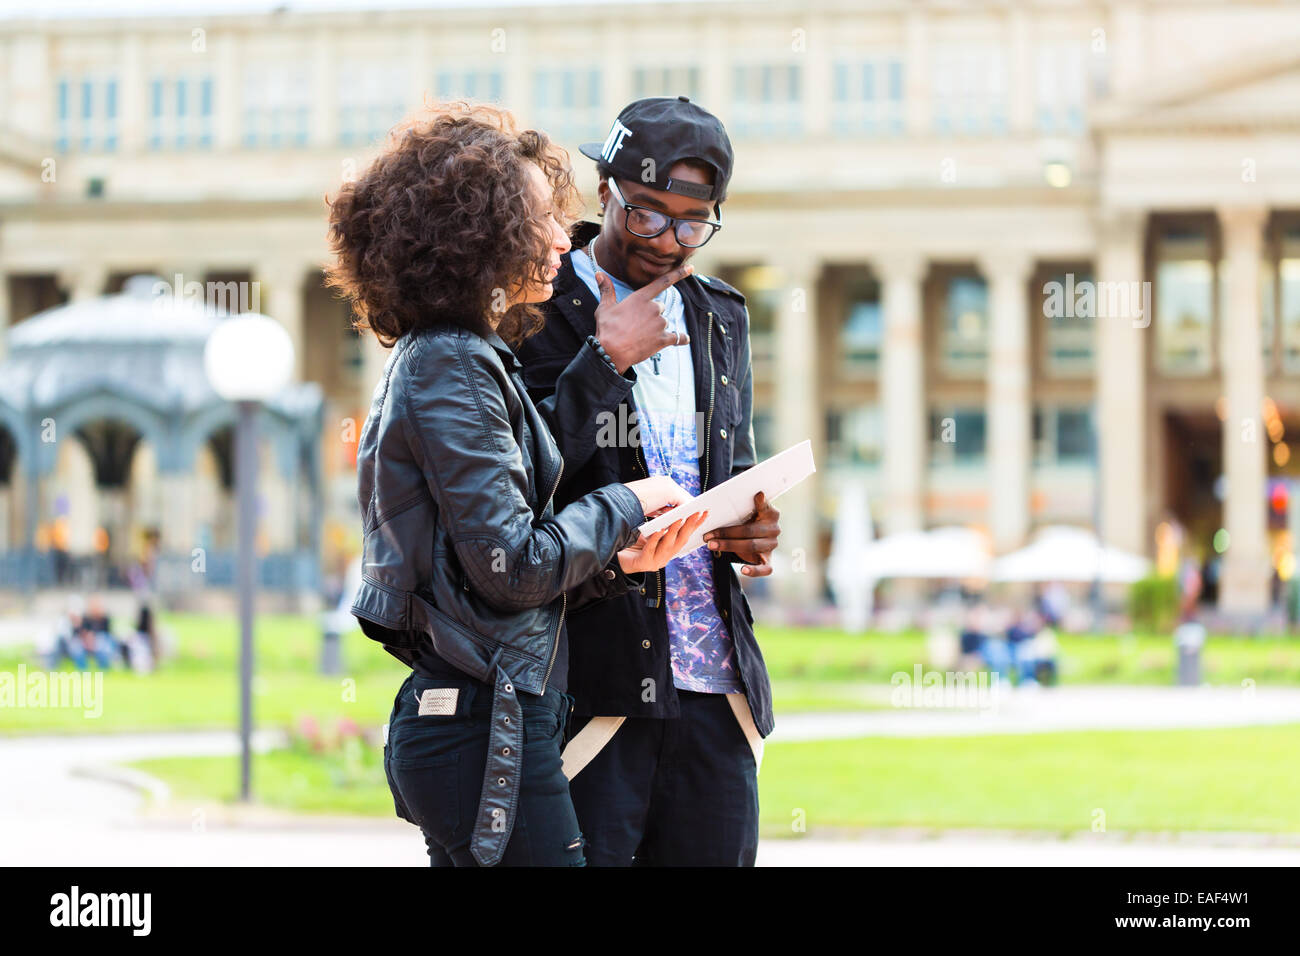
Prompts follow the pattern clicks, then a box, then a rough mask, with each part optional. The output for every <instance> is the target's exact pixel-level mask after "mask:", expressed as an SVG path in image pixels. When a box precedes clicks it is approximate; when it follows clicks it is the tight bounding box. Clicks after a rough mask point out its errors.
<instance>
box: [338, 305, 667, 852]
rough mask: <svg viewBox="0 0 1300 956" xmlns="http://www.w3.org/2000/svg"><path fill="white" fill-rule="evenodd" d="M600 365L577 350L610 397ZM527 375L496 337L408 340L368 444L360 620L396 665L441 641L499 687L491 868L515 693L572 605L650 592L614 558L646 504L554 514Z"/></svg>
mask: <svg viewBox="0 0 1300 956" xmlns="http://www.w3.org/2000/svg"><path fill="white" fill-rule="evenodd" d="M600 364H603V359H601V358H600V357H599V355H598V354H597V353H596V352H595V350H594V349H592V348H591V347H588V348H587V349H586V350H584V351H583V352H582V353H579V354H578V355H577V356H576V357H575V358H574V359H573V363H572V367H571V368H570V369H569V370H568V372H567V374H568V375H569V376H570V377H571V381H572V382H573V383H574V387H575V389H578V390H581V389H582V388H588V389H593V388H594V389H596V390H599V389H600V388H602V387H603V386H601V385H600V384H599V383H600V381H601V379H600V377H599V376H596V375H593V374H592V373H593V369H595V370H599V365H600ZM519 370H520V364H519V361H518V360H517V359H516V358H515V356H514V353H513V352H512V351H511V350H510V348H509V346H507V345H506V344H505V342H504V341H502V340H501V338H500V337H499V336H497V335H495V334H493V335H492V336H490V337H489V338H483V337H482V336H479V335H475V334H474V333H472V332H469V331H467V330H465V329H462V328H459V327H457V326H451V325H443V326H438V327H436V328H433V329H427V330H418V331H413V332H410V333H408V334H407V335H405V336H403V337H402V338H401V339H400V340H399V341H398V342H397V344H396V345H395V346H394V347H393V351H392V354H391V355H390V356H389V358H388V364H387V365H386V367H385V369H384V377H383V380H382V381H381V382H380V383H379V384H378V386H377V387H376V388H375V392H374V396H373V398H372V402H371V407H370V413H369V415H368V416H367V418H366V422H365V425H364V426H363V428H362V430H361V439H360V443H359V445H358V448H357V478H358V498H359V502H360V506H361V514H362V521H363V528H364V533H365V540H364V545H363V554H362V574H361V586H360V587H359V588H358V590H357V593H356V596H355V600H354V602H353V604H352V613H353V614H354V615H356V617H357V618H358V620H359V621H360V624H361V628H362V630H363V631H364V632H365V633H366V635H367V636H369V637H371V638H373V639H374V640H376V641H379V642H380V643H382V644H383V645H384V647H385V649H386V650H388V651H389V652H390V653H391V654H393V655H394V656H395V657H397V658H398V659H399V660H402V661H404V662H405V663H407V664H410V663H411V662H412V650H413V649H414V648H415V647H417V646H418V645H419V643H420V642H422V641H432V644H433V648H434V650H435V651H436V652H437V653H438V655H439V656H441V657H442V658H443V659H444V660H446V661H448V662H449V663H451V664H453V665H454V666H456V667H457V668H459V669H461V670H463V671H464V672H465V673H467V674H469V675H470V676H472V677H475V678H477V679H478V680H481V681H485V682H486V683H489V684H492V685H494V694H493V701H492V725H491V726H492V729H491V733H490V736H489V748H490V749H489V753H488V763H487V772H486V775H485V783H484V787H483V790H482V795H481V797H480V805H479V809H478V816H477V817H476V818H475V823H474V836H473V838H472V842H471V844H470V848H471V851H472V852H473V854H474V856H475V858H476V859H477V860H478V861H479V862H480V863H481V864H483V865H492V864H494V863H496V862H498V861H499V860H500V858H501V854H502V853H503V852H504V850H505V845H506V842H507V841H508V840H509V837H510V832H511V829H512V827H513V824H514V816H515V812H516V810H517V808H518V801H519V776H520V766H521V765H520V759H521V756H522V753H523V744H524V741H523V714H522V710H521V708H520V705H519V701H518V698H517V697H516V691H524V692H527V693H530V694H541V693H544V692H545V690H546V684H547V682H548V680H549V679H550V676H551V666H552V665H553V663H554V661H555V653H556V647H557V640H558V637H559V631H560V628H561V627H563V626H564V615H565V612H566V610H568V608H569V607H570V606H577V605H582V604H587V603H590V602H592V601H598V600H603V599H605V598H608V597H610V596H612V595H616V594H619V593H625V592H626V591H627V589H628V587H629V586H631V585H636V586H638V587H639V586H640V584H641V576H639V575H638V576H637V579H635V580H634V579H631V578H629V577H628V576H627V575H624V574H623V573H622V572H621V570H619V568H618V562H617V557H616V553H617V551H618V550H619V549H621V548H624V547H626V546H627V545H629V544H631V543H632V542H633V541H635V540H636V538H637V534H638V532H637V527H638V525H640V524H641V523H642V522H644V520H645V516H644V514H643V513H642V509H641V504H640V501H639V500H638V498H637V496H636V494H635V493H634V492H633V491H632V490H631V489H630V488H628V487H627V486H626V485H624V484H618V483H611V484H609V485H608V486H607V487H604V488H600V489H598V490H595V491H593V492H592V493H591V494H589V495H584V496H583V497H582V498H580V499H578V500H575V501H573V502H572V503H571V504H569V505H568V506H567V507H565V508H563V510H561V511H560V512H558V513H557V512H556V511H555V509H554V505H553V501H552V499H553V496H554V494H555V489H556V487H557V486H558V485H559V482H560V477H561V474H562V472H563V469H564V460H563V459H562V457H561V456H560V452H559V449H558V448H557V446H556V443H555V440H554V439H553V437H552V436H551V433H550V430H549V428H548V426H547V424H546V421H545V419H544V418H543V417H542V413H541V412H540V411H539V409H538V408H537V407H536V406H535V405H534V404H533V401H532V400H531V399H530V398H529V395H528V392H527V390H526V388H525V386H524V383H523V381H522V380H521V379H520V377H519ZM584 383H585V384H584ZM566 592H568V593H566Z"/></svg>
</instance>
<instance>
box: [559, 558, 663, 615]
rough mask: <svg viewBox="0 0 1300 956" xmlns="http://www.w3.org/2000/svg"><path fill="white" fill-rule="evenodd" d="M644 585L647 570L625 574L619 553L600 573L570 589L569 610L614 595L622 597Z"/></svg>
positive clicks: (596, 602) (598, 601)
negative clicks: (620, 565)
mask: <svg viewBox="0 0 1300 956" xmlns="http://www.w3.org/2000/svg"><path fill="white" fill-rule="evenodd" d="M644 586H645V572H644V571H639V572H637V573H636V574H625V573H624V572H623V569H622V568H621V567H619V563H618V555H617V554H615V555H614V557H613V558H611V559H610V562H609V564H607V565H605V569H604V570H603V571H601V572H600V574H597V575H596V576H595V577H592V578H588V579H587V580H586V581H583V582H582V583H581V584H579V585H578V586H577V587H576V588H573V589H572V590H570V591H569V610H571V611H576V610H577V609H578V608H581V607H586V606H587V605H589V604H598V603H600V602H601V601H604V600H607V599H609V598H612V597H620V596H621V595H624V594H626V593H627V592H628V591H630V590H631V589H633V588H641V587H644Z"/></svg>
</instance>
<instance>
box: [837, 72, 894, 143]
mask: <svg viewBox="0 0 1300 956" xmlns="http://www.w3.org/2000/svg"><path fill="white" fill-rule="evenodd" d="M831 101H832V103H833V104H834V105H833V107H832V110H831V114H832V120H831V127H832V130H833V132H834V133H835V134H836V135H838V136H859V135H863V134H865V135H868V136H883V135H897V134H899V133H901V132H902V131H903V63H902V61H901V60H899V59H897V58H896V57H887V58H881V59H875V60H838V61H836V62H835V64H834V65H833V67H832V87H831Z"/></svg>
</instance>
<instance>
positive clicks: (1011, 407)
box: [980, 251, 1033, 554]
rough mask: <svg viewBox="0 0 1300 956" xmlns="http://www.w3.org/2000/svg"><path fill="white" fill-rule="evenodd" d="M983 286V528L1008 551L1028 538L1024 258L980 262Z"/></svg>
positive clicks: (1012, 255)
mask: <svg viewBox="0 0 1300 956" xmlns="http://www.w3.org/2000/svg"><path fill="white" fill-rule="evenodd" d="M980 268H981V270H982V271H983V272H984V275H985V277H986V278H987V279H988V283H989V364H988V383H989V384H988V399H987V409H988V412H987V415H988V444H987V446H986V448H985V460H986V461H987V462H988V471H987V473H988V481H989V528H990V530H991V532H992V535H993V547H994V550H995V551H996V552H997V553H999V554H1002V553H1005V552H1007V551H1011V550H1014V549H1015V548H1018V547H1020V546H1021V545H1022V544H1024V542H1025V538H1026V536H1027V535H1028V533H1029V469H1030V467H1031V463H1032V456H1031V448H1030V444H1031V441H1030V439H1031V433H1030V424H1031V414H1032V407H1031V404H1030V395H1029V378H1030V363H1029V316H1028V314H1027V306H1028V301H1029V300H1028V290H1027V288H1026V285H1025V283H1026V281H1027V280H1028V278H1029V273H1030V270H1031V269H1032V268H1033V259H1032V258H1031V256H1030V255H1029V254H1028V253H1025V252H1020V251H1008V252H998V253H991V254H989V255H987V256H984V257H982V258H981V259H980Z"/></svg>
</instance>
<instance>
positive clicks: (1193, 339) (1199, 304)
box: [1155, 227, 1214, 375]
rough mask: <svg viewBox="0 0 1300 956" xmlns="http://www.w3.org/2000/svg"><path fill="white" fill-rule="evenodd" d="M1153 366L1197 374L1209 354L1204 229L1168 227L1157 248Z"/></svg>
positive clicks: (1209, 276)
mask: <svg viewBox="0 0 1300 956" xmlns="http://www.w3.org/2000/svg"><path fill="white" fill-rule="evenodd" d="M1156 262H1157V264H1156V321H1155V325H1156V364H1157V367H1158V368H1159V369H1160V371H1162V372H1164V373H1166V374H1171V375H1187V374H1202V373H1205V372H1208V371H1209V370H1210V365H1211V361H1212V356H1213V351H1212V349H1213V329H1214V322H1213V317H1214V269H1213V267H1212V265H1211V262H1210V242H1209V236H1208V234H1207V233H1206V231H1205V230H1202V229H1198V228H1196V227H1190V228H1170V229H1167V230H1166V231H1165V233H1164V234H1163V235H1162V236H1161V237H1160V238H1159V240H1158V242H1157V248H1156Z"/></svg>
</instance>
